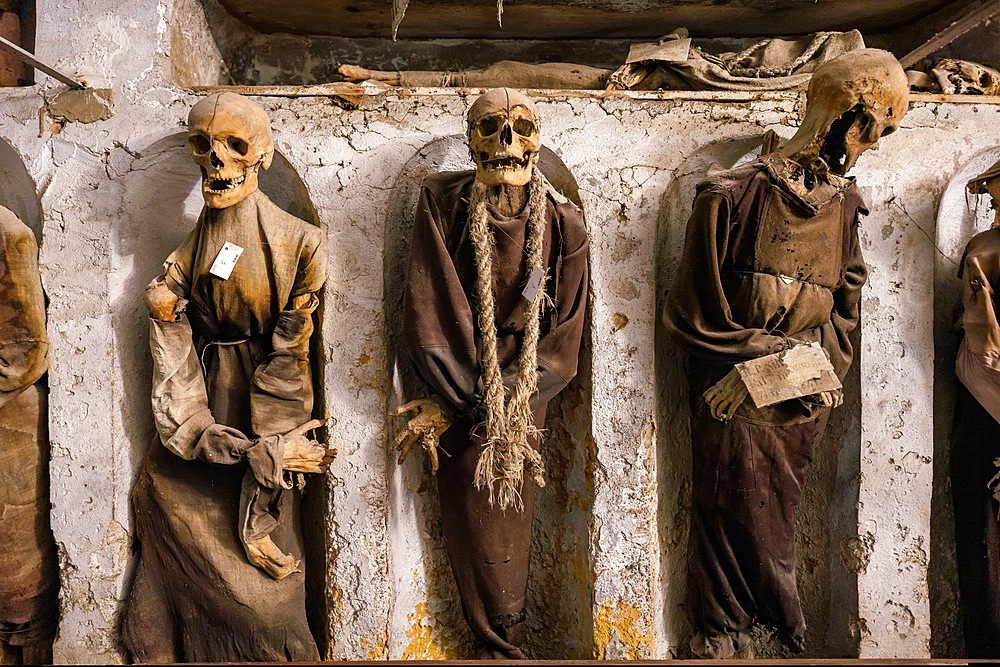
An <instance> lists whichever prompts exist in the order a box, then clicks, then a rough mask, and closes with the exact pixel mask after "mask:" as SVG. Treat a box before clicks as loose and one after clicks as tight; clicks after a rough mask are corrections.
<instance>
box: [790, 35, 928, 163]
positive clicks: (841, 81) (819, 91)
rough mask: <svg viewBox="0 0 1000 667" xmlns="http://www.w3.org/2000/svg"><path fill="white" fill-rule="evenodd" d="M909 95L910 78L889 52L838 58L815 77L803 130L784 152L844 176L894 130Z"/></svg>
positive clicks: (864, 51)
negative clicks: (821, 165)
mask: <svg viewBox="0 0 1000 667" xmlns="http://www.w3.org/2000/svg"><path fill="white" fill-rule="evenodd" d="M909 94H910V91H909V85H908V82H907V79H906V74H904V73H903V68H902V67H901V66H900V65H899V62H898V61H897V60H896V59H895V58H894V57H893V55H892V54H891V53H889V52H887V51H882V50H881V49H858V50H856V51H849V52H847V53H845V54H843V55H841V56H838V57H836V58H834V59H833V60H830V61H829V62H827V63H824V64H823V65H821V66H820V67H819V68H818V69H817V70H816V72H815V74H813V76H812V79H811V80H810V82H809V90H808V92H807V93H806V113H805V116H804V117H803V119H802V125H801V126H800V127H799V130H798V131H797V132H796V133H795V136H793V137H792V138H791V139H790V140H789V142H788V144H787V145H786V146H785V147H784V148H782V150H781V153H782V154H783V155H787V156H792V155H799V156H802V157H806V158H807V159H808V158H814V159H815V158H819V159H821V160H822V162H823V163H824V164H825V165H826V168H828V169H829V171H831V172H833V173H834V174H838V175H841V176H843V175H844V174H846V173H847V172H848V171H849V170H850V169H851V167H853V166H854V163H855V162H857V159H858V157H860V156H861V154H862V153H864V152H865V151H866V150H868V149H869V148H878V140H879V139H880V138H881V137H884V136H886V135H889V134H891V133H893V132H895V131H896V128H898V127H899V124H900V122H901V121H902V120H903V116H904V115H905V114H906V112H907V110H908V108H909ZM800 159H801V158H800ZM817 163H818V161H817Z"/></svg>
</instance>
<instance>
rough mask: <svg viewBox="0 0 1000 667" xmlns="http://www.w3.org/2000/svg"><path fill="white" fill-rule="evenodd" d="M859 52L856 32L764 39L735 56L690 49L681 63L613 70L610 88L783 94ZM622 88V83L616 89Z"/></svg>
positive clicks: (634, 65) (861, 45) (861, 44)
mask: <svg viewBox="0 0 1000 667" xmlns="http://www.w3.org/2000/svg"><path fill="white" fill-rule="evenodd" d="M863 48H865V42H864V39H863V38H862V37H861V33H860V32H858V31H857V30H851V31H849V32H819V33H816V34H815V35H807V36H805V37H800V38H798V39H765V40H763V41H760V42H757V43H756V44H754V45H753V46H751V47H749V48H747V49H745V50H743V51H741V52H738V53H721V54H719V55H713V54H710V53H706V52H705V51H703V50H701V49H699V48H697V47H692V48H691V49H690V51H689V52H688V58H687V60H685V61H684V62H658V61H646V62H639V63H631V64H628V65H624V66H623V67H621V68H619V69H618V70H617V71H616V72H615V73H614V74H613V75H612V77H611V82H612V85H611V87H612V88H622V87H624V88H628V89H632V90H656V89H658V88H663V89H665V90H678V89H679V90H685V89H687V90H788V89H792V88H804V87H805V86H806V85H808V83H809V79H810V78H811V77H812V73H813V72H815V71H816V69H817V68H819V66H820V65H822V64H823V63H825V62H827V61H829V60H833V59H834V58H836V57H837V56H839V55H842V54H844V53H847V52H848V51H854V50H856V49H863ZM622 84H625V85H622Z"/></svg>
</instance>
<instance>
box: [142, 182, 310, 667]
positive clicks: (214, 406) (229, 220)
mask: <svg viewBox="0 0 1000 667" xmlns="http://www.w3.org/2000/svg"><path fill="white" fill-rule="evenodd" d="M227 241H228V242H230V243H234V244H236V245H238V246H240V247H242V248H243V249H244V252H243V254H242V255H241V256H240V258H239V260H238V261H237V263H236V266H235V268H234V269H233V272H232V275H231V276H230V277H229V278H228V279H227V280H222V279H220V278H218V277H216V276H213V275H211V274H210V271H209V269H210V267H211V265H212V263H213V262H214V260H215V258H216V256H217V255H218V253H219V251H220V250H221V249H222V246H223V244H225V243H226V242H227ZM326 262H327V259H326V246H325V239H324V237H323V234H322V232H321V230H319V229H318V228H316V227H314V226H312V225H310V224H308V223H306V222H304V221H302V220H299V219H297V218H295V217H293V216H291V215H289V214H287V213H285V212H284V211H281V210H280V209H279V208H277V207H276V206H275V205H274V204H273V203H272V202H271V201H270V200H269V199H268V198H267V197H266V196H265V195H264V194H262V193H260V192H256V193H254V194H253V195H250V196H249V197H247V198H246V199H244V200H243V201H241V202H239V203H237V204H235V205H233V206H231V207H229V208H225V209H210V208H206V209H205V210H204V211H203V213H202V216H201V218H200V219H199V221H198V224H197V225H196V227H195V229H194V231H193V232H192V233H191V234H190V235H189V236H188V238H187V239H186V240H185V241H184V243H182V244H181V246H180V247H179V248H178V249H177V250H176V251H174V253H172V254H171V256H170V257H169V258H168V259H167V262H166V265H165V273H164V276H163V278H162V279H163V280H165V282H166V284H167V286H168V287H169V288H170V289H171V290H172V291H174V292H175V294H177V295H178V296H179V297H181V298H183V299H186V300H187V301H188V303H187V307H186V312H185V313H183V314H181V316H180V317H179V318H178V319H177V321H174V322H162V321H159V320H151V321H150V344H151V349H152V354H153V364H154V371H153V392H152V402H153V414H154V418H155V421H156V427H157V431H158V436H159V437H158V441H159V443H160V444H162V445H163V446H162V447H161V446H156V445H154V446H153V447H152V448H151V450H150V453H149V455H148V457H147V460H146V463H145V465H144V467H143V469H142V472H141V474H140V477H139V480H138V482H137V484H136V487H135V489H134V491H133V495H132V501H133V505H134V508H135V512H136V532H137V537H138V541H139V542H140V544H141V552H140V558H139V565H138V567H137V571H136V577H135V582H134V584H133V588H132V591H131V593H130V595H129V600H128V602H127V604H126V614H125V621H124V626H123V630H124V635H125V642H126V645H127V647H128V648H129V650H130V652H131V653H132V655H133V657H134V658H135V659H136V660H139V661H142V662H160V661H164V662H170V661H177V662H181V661H209V662H212V661H283V660H314V659H317V658H318V653H317V649H316V644H315V641H314V640H313V638H312V635H311V634H310V631H309V627H308V625H307V622H306V613H305V580H304V575H303V574H302V573H296V574H291V575H290V576H288V577H287V578H285V579H282V580H280V581H276V580H274V579H273V578H271V577H270V576H269V575H267V574H266V573H265V572H264V571H263V570H260V569H258V568H257V567H255V566H253V565H252V564H250V562H249V561H248V560H247V557H246V555H245V552H244V549H243V547H242V542H243V541H253V540H256V539H259V538H260V537H263V536H266V535H270V536H271V538H272V539H273V541H274V542H275V544H276V545H277V546H278V547H279V548H280V549H281V550H282V551H284V552H286V553H289V554H290V555H292V556H293V557H294V558H296V559H301V558H302V552H303V543H302V529H301V516H300V510H299V499H298V497H297V493H296V492H295V491H288V490H287V489H289V488H291V486H292V485H291V483H290V482H291V480H290V477H289V473H287V472H283V471H282V469H281V460H282V438H281V434H283V433H287V432H289V431H291V430H292V429H294V428H296V427H297V426H300V425H301V424H303V423H305V422H306V421H308V420H309V419H310V418H311V416H312V408H313V389H312V379H311V373H310V367H309V357H308V351H309V339H310V336H311V334H312V331H313V324H312V313H313V310H314V309H315V308H316V306H317V304H318V300H317V298H316V296H315V293H316V292H318V290H319V289H320V288H321V287H322V285H323V283H324V281H325V278H326ZM304 295H312V296H311V297H309V298H307V299H305V301H306V304H305V305H304V306H300V307H298V308H296V307H295V306H294V304H293V300H295V298H296V297H301V296H304Z"/></svg>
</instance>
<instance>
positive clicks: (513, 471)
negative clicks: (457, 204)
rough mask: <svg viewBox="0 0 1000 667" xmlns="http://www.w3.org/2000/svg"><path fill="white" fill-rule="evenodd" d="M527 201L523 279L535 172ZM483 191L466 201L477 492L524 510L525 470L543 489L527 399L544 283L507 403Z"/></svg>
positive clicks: (538, 192) (478, 188)
mask: <svg viewBox="0 0 1000 667" xmlns="http://www.w3.org/2000/svg"><path fill="white" fill-rule="evenodd" d="M529 188H530V193H529V198H528V207H529V208H528V230H527V231H528V238H527V243H526V246H527V247H526V251H527V255H528V263H527V270H528V275H531V272H532V271H533V269H534V268H536V267H537V268H538V269H541V268H542V241H543V235H544V229H543V221H542V219H543V217H544V214H545V184H544V181H543V179H542V174H541V172H540V171H539V170H538V167H537V166H536V167H534V168H533V169H532V173H531V182H530V185H529ZM486 195H487V186H486V185H484V184H482V183H480V182H479V181H475V182H474V183H473V185H472V193H471V196H470V199H469V236H470V239H471V241H472V246H473V248H474V250H475V256H476V274H477V275H476V292H477V294H478V296H479V309H478V319H479V330H480V332H481V334H482V369H483V370H482V373H483V386H484V387H485V389H486V392H485V393H486V396H485V405H486V422H485V424H484V427H485V428H484V436H483V437H484V439H485V441H486V442H485V443H484V445H483V451H482V453H481V454H480V455H479V461H478V463H477V464H476V477H475V484H476V488H477V489H482V488H483V487H486V488H487V489H488V490H489V494H490V495H489V502H490V505H493V504H494V503H496V504H499V505H500V509H507V508H508V507H511V506H513V507H514V508H515V509H516V510H517V511H519V512H520V511H523V509H524V502H523V501H522V499H521V485H522V484H523V479H524V470H525V468H527V469H528V470H529V471H530V474H531V476H532V478H533V479H534V481H535V483H536V484H538V486H545V479H544V475H545V465H544V463H543V462H542V457H541V455H540V454H539V453H538V452H537V451H536V450H535V449H534V448H533V447H532V446H531V444H530V440H531V439H532V438H537V437H538V436H539V434H540V432H539V430H538V429H537V428H535V425H534V415H533V412H532V410H531V402H530V399H531V396H532V395H533V394H534V393H535V392H536V391H538V338H539V332H540V328H541V324H540V320H541V314H542V304H543V302H544V300H545V299H546V297H547V293H546V291H545V282H546V281H545V279H544V278H543V280H542V284H541V285H540V286H539V289H538V291H537V292H536V293H535V296H534V299H533V301H532V302H531V305H530V310H529V316H528V321H527V324H526V326H525V330H524V339H523V342H522V347H521V353H520V355H519V357H518V364H519V365H518V372H517V378H516V379H515V382H514V387H513V390H512V391H511V395H510V400H509V401H507V400H506V396H505V392H504V385H503V375H502V373H501V370H500V362H499V359H498V358H497V326H496V310H495V309H496V304H495V301H494V295H493V247H494V239H493V231H492V230H491V229H490V224H489V216H488V215H487V212H486Z"/></svg>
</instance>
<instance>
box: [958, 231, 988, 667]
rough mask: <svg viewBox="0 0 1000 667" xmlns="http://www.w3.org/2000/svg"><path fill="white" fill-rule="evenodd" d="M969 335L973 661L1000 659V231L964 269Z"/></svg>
mask: <svg viewBox="0 0 1000 667" xmlns="http://www.w3.org/2000/svg"><path fill="white" fill-rule="evenodd" d="M959 278H960V280H961V281H962V300H961V303H959V304H958V307H957V308H956V313H955V315H956V317H955V326H956V328H957V329H959V330H960V331H961V332H962V333H963V337H962V342H961V345H960V347H959V352H958V357H957V358H956V360H955V372H956V374H957V375H958V379H959V380H960V381H961V383H962V386H960V387H959V391H958V393H957V396H956V403H955V417H954V426H953V428H952V442H951V477H952V496H953V498H952V500H953V503H954V508H955V554H956V560H957V562H958V583H959V591H960V594H961V595H960V602H961V607H962V616H963V619H964V623H965V643H966V648H967V650H968V655H969V657H970V658H994V659H995V658H1000V519H998V513H1000V505H998V503H997V501H996V500H995V499H994V496H993V493H992V491H991V490H990V488H989V486H988V484H989V481H990V479H991V478H992V477H993V475H994V474H995V473H996V472H997V470H996V466H995V465H994V461H995V460H996V459H997V458H1000V322H998V321H997V312H996V311H997V304H996V289H997V285H998V284H1000V227H992V228H990V229H988V230H986V231H984V232H980V233H979V234H976V235H975V236H974V237H972V239H971V240H970V241H969V243H968V244H967V245H966V248H965V254H964V256H963V258H962V264H961V266H960V268H959Z"/></svg>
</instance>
